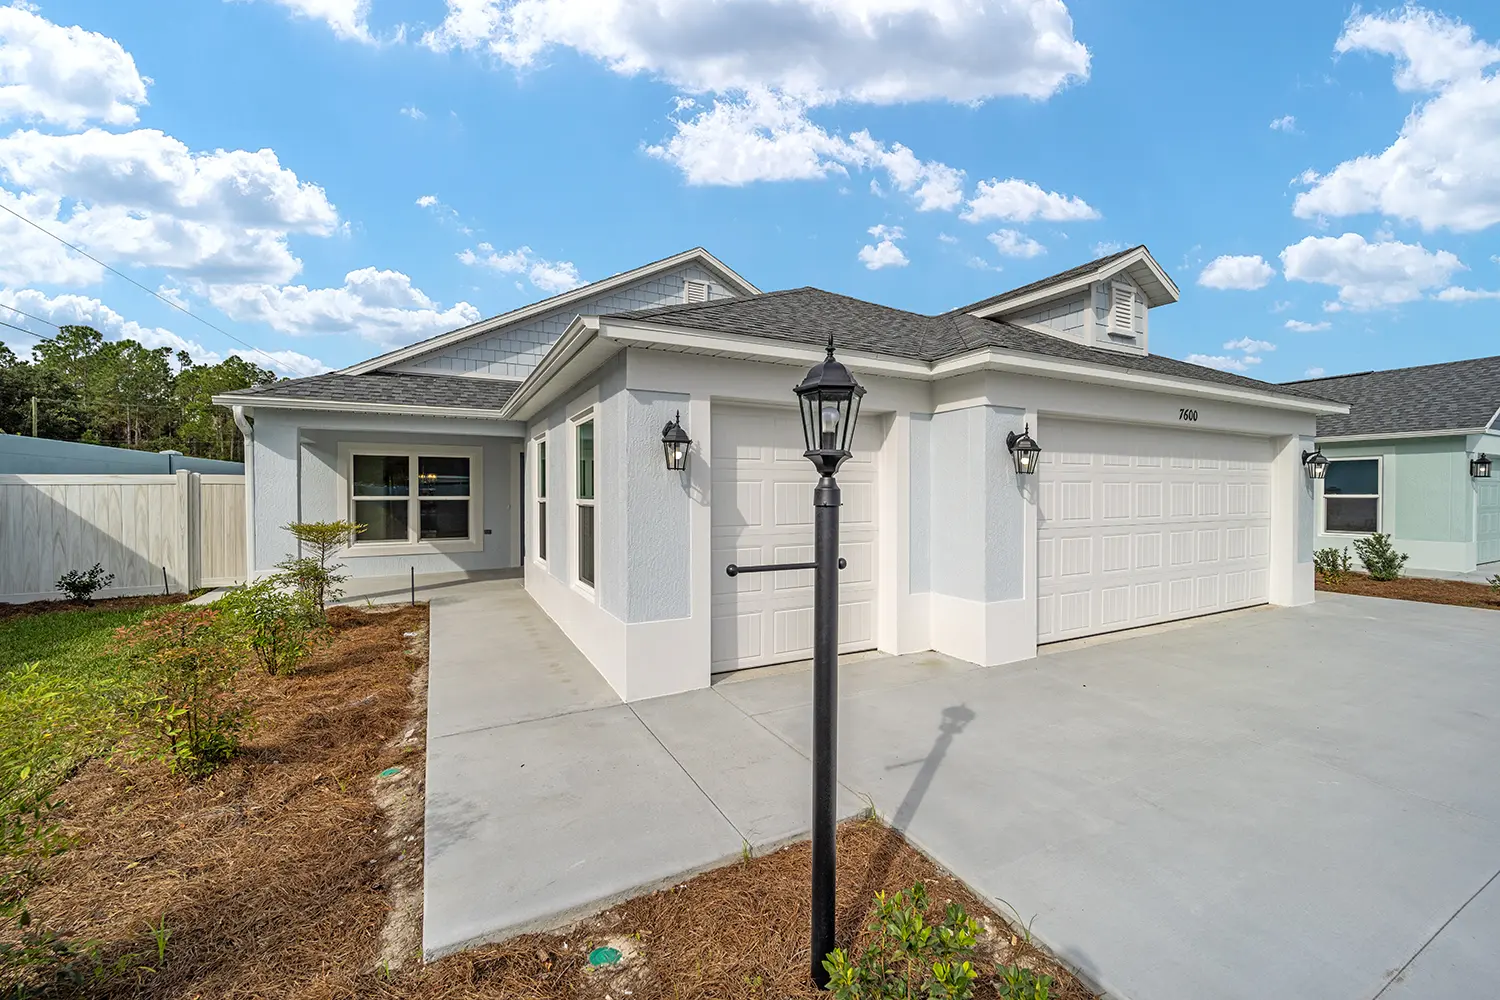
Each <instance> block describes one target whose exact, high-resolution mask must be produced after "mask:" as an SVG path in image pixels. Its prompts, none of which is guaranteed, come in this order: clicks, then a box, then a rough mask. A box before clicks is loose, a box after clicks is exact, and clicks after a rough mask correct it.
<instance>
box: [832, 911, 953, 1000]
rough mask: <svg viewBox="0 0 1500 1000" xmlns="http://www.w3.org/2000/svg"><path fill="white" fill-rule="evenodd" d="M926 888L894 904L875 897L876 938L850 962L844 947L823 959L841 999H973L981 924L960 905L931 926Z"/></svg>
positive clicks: (872, 927) (871, 926) (834, 992)
mask: <svg viewBox="0 0 1500 1000" xmlns="http://www.w3.org/2000/svg"><path fill="white" fill-rule="evenodd" d="M927 909H928V899H927V889H926V887H925V886H923V885H922V883H920V882H918V883H917V884H916V885H914V886H912V887H911V888H910V889H906V890H903V891H902V892H901V894H900V895H899V896H897V897H896V898H894V899H890V898H887V896H886V894H885V893H883V892H881V893H876V895H875V915H874V917H873V918H872V919H871V920H870V924H869V930H870V932H871V933H872V934H873V935H874V939H873V940H872V941H871V942H870V944H869V946H868V947H866V948H865V951H864V954H863V955H861V956H860V957H859V959H858V960H856V961H853V962H851V961H850V960H849V957H848V956H847V955H846V954H845V953H844V950H843V949H842V948H838V949H835V950H834V951H833V952H832V953H831V954H829V956H828V957H827V958H825V959H824V960H823V968H825V969H827V970H828V976H829V979H828V990H829V992H830V993H831V994H832V995H833V996H834V997H835V998H836V1000H877V998H880V1000H884V998H902V1000H907V998H911V1000H915V998H918V997H921V998H925V1000H968V998H969V997H972V996H973V995H974V980H976V979H977V978H979V974H978V973H977V972H976V971H975V970H974V966H973V963H972V961H971V960H972V959H973V957H974V946H975V942H976V940H977V938H978V934H979V923H978V921H976V920H974V918H972V917H970V916H969V915H968V914H967V913H965V912H964V908H963V907H962V906H959V905H958V904H957V903H949V904H948V906H947V908H946V909H945V910H944V912H943V915H942V917H941V919H940V920H938V921H937V922H935V923H933V922H929V917H928V913H927Z"/></svg>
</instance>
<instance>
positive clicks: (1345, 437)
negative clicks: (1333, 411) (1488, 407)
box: [1317, 426, 1490, 444]
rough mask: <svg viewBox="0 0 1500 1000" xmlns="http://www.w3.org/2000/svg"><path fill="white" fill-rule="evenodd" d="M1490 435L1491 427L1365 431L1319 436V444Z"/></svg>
mask: <svg viewBox="0 0 1500 1000" xmlns="http://www.w3.org/2000/svg"><path fill="white" fill-rule="evenodd" d="M1488 433H1490V429H1489V427H1487V426H1486V427H1444V428H1439V429H1437V430H1430V431H1365V432H1361V433H1358V434H1319V435H1318V438H1317V440H1318V443H1319V444H1357V443H1359V442H1361V441H1404V440H1409V439H1411V438H1439V437H1469V436H1471V435H1481V434H1488Z"/></svg>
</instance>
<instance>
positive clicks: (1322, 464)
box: [1302, 449, 1328, 479]
mask: <svg viewBox="0 0 1500 1000" xmlns="http://www.w3.org/2000/svg"><path fill="white" fill-rule="evenodd" d="M1302 467H1303V468H1304V469H1306V470H1307V478H1308V479H1324V478H1326V477H1327V476H1328V459H1327V458H1325V457H1323V453H1322V452H1321V451H1317V450H1316V449H1314V450H1313V451H1304V452H1303V453H1302Z"/></svg>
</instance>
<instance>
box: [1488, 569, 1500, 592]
mask: <svg viewBox="0 0 1500 1000" xmlns="http://www.w3.org/2000/svg"><path fill="white" fill-rule="evenodd" d="M1490 589H1491V590H1493V591H1495V592H1496V593H1500V573H1496V574H1495V575H1494V576H1492V577H1490Z"/></svg>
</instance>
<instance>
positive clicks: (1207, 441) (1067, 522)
mask: <svg viewBox="0 0 1500 1000" xmlns="http://www.w3.org/2000/svg"><path fill="white" fill-rule="evenodd" d="M874 423H875V422H874V421H866V422H865V423H864V424H862V425H861V426H860V427H859V428H858V433H857V436H856V440H855V448H854V456H853V457H852V458H851V459H850V460H849V461H848V462H847V463H845V465H844V467H843V469H841V470H840V472H839V486H840V487H841V488H842V491H843V509H842V512H841V515H842V516H841V519H840V520H841V523H840V547H839V551H840V554H841V555H843V556H844V558H845V559H846V560H848V563H849V565H848V568H847V569H845V570H844V571H843V572H841V573H840V574H839V598H840V602H839V640H840V641H839V648H840V650H841V651H843V652H851V651H855V650H862V649H871V648H874V646H875V643H876V630H875V608H876V595H877V587H878V585H879V582H880V581H879V579H878V572H877V569H878V559H877V542H878V537H879V536H878V532H879V526H880V518H879V517H878V516H877V503H876V497H877V484H878V472H879V465H878V462H877V460H876V458H877V456H876V452H877V451H878V449H879V446H880V441H879V432H878V430H877V429H876V427H875V426H873V425H874ZM1037 437H1038V439H1039V440H1040V441H1041V443H1042V446H1043V451H1042V459H1041V464H1040V468H1039V472H1038V484H1037V485H1038V487H1039V491H1040V492H1039V498H1038V515H1039V516H1038V545H1037V576H1038V581H1037V583H1038V591H1037V595H1038V596H1037V640H1038V642H1043V643H1046V642H1056V641H1059V640H1063V639H1072V638H1078V637H1081V636H1086V635H1093V634H1096V633H1100V632H1110V631H1115V630H1119V629H1126V628H1134V627H1136V626H1139V625H1149V624H1153V623H1156V622H1163V621H1170V620H1172V619H1177V618H1188V617H1192V616H1194V615H1202V614H1210V613H1213V612H1216V611H1224V610H1228V609H1231V608H1238V607H1246V606H1249V605H1252V604H1262V603H1265V601H1266V599H1267V586H1268V569H1269V557H1270V533H1271V514H1270V492H1271V491H1270V478H1271V449H1270V442H1269V441H1268V440H1266V439H1264V438H1252V437H1240V436H1236V435H1229V434H1215V433H1207V432H1197V431H1183V430H1176V429H1172V428H1148V427H1123V426H1115V425H1109V424H1102V423H1097V422H1085V421H1071V420H1062V419H1053V418H1046V419H1044V420H1043V421H1042V423H1041V426H1040V427H1039V428H1038V432H1037ZM801 440H802V432H801V428H800V426H799V424H798V420H797V414H796V412H795V411H792V410H785V409H769V408H765V409H761V408H751V407H743V408H741V407H728V406H716V407H715V411H714V421H713V446H712V456H713V480H712V489H713V496H712V502H711V509H712V511H713V552H712V559H713V574H714V575H713V586H712V617H713V623H712V633H713V639H712V646H713V670H714V671H715V672H721V671H726V670H738V669H742V668H745V667H753V666H761V665H764V664H769V663H781V662H786V661H789V660H798V659H806V658H808V657H810V656H811V655H812V640H813V614H812V598H813V594H812V583H813V579H812V578H813V574H812V572H811V571H810V570H801V571H796V572H790V573H757V574H746V575H742V576H738V577H734V578H731V577H729V576H728V575H727V574H726V573H725V572H724V570H725V567H727V566H728V565H729V564H730V563H737V564H739V565H758V564H765V563H784V562H807V561H811V559H812V557H813V549H812V539H813V523H812V519H813V507H812V491H813V486H814V484H815V482H816V480H817V477H816V475H815V473H814V472H813V469H812V466H811V464H810V463H809V462H808V461H807V459H805V458H803V456H802V445H801Z"/></svg>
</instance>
